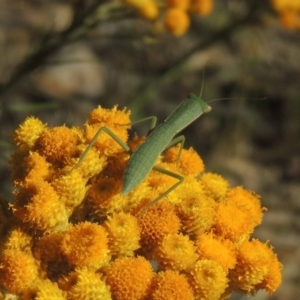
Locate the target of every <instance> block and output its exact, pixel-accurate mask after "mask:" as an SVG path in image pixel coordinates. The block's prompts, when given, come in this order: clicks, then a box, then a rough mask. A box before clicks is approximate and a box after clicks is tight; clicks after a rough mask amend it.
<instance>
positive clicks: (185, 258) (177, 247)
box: [154, 234, 198, 271]
mask: <svg viewBox="0 0 300 300" xmlns="http://www.w3.org/2000/svg"><path fill="white" fill-rule="evenodd" d="M197 258H198V255H197V254H196V247H195V246H194V243H193V242H192V241H191V240H190V239H189V237H188V236H186V235H182V234H168V235H166V236H165V237H164V239H163V240H162V241H161V242H160V243H159V245H158V246H157V248H156V249H155V252H154V259H155V260H157V261H158V264H159V267H160V269H161V270H168V269H169V270H176V271H182V270H187V269H189V268H191V267H192V266H193V265H194V264H195V262H196V260H197Z"/></svg>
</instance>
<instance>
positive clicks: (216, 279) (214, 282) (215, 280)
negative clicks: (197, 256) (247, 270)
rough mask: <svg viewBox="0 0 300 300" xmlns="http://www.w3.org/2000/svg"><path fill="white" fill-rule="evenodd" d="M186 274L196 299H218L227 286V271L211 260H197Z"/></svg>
mask: <svg viewBox="0 0 300 300" xmlns="http://www.w3.org/2000/svg"><path fill="white" fill-rule="evenodd" d="M187 276H188V279H189V283H190V285H191V287H192V288H193V290H194V295H195V299H196V300H219V299H220V297H221V295H222V294H223V293H224V292H225V290H226V288H227V286H228V278H227V271H225V270H224V268H223V267H222V266H221V265H219V264H218V263H217V262H216V261H213V260H208V259H201V260H198V261H197V262H196V263H195V265H194V266H193V268H192V269H191V270H190V271H189V273H188V275H187Z"/></svg>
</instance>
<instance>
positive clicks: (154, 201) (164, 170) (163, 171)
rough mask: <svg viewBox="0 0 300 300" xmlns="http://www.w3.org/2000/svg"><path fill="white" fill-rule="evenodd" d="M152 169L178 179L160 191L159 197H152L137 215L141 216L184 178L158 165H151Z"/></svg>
mask: <svg viewBox="0 0 300 300" xmlns="http://www.w3.org/2000/svg"><path fill="white" fill-rule="evenodd" d="M153 170H155V171H157V172H160V173H163V174H166V175H169V176H171V177H174V178H176V179H178V182H176V183H175V184H174V185H172V186H171V187H170V188H168V189H167V190H166V191H165V192H164V193H162V194H161V195H160V196H159V197H157V198H156V199H154V200H153V201H152V202H150V203H149V204H147V205H146V206H145V207H144V208H143V209H142V211H141V212H140V213H139V217H142V215H143V214H144V213H145V212H146V211H147V210H148V209H149V208H150V207H151V206H153V205H154V204H156V203H157V202H158V201H159V200H161V199H162V198H164V197H165V196H167V195H168V194H169V193H171V192H172V191H173V190H175V189H176V188H177V187H178V186H179V185H180V184H181V183H182V182H183V180H184V177H183V176H181V175H179V174H176V173H174V172H171V171H169V170H166V169H164V168H160V167H157V166H155V167H153Z"/></svg>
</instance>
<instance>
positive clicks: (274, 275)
mask: <svg viewBox="0 0 300 300" xmlns="http://www.w3.org/2000/svg"><path fill="white" fill-rule="evenodd" d="M272 257H273V258H272V262H271V266H270V268H269V272H268V274H267V275H266V276H265V278H264V280H263V281H262V282H261V283H260V284H258V285H257V286H256V290H260V289H265V290H266V291H267V293H268V294H273V293H274V292H275V291H276V289H277V288H278V287H279V286H280V284H281V281H282V275H281V270H282V264H281V263H280V262H279V261H278V259H277V256H276V254H275V253H272Z"/></svg>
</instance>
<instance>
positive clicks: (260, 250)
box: [229, 239, 278, 293]
mask: <svg viewBox="0 0 300 300" xmlns="http://www.w3.org/2000/svg"><path fill="white" fill-rule="evenodd" d="M276 260H277V259H276V258H275V261H276ZM273 262H274V254H273V251H272V249H271V248H269V246H268V245H267V244H264V243H262V242H260V241H258V240H255V239H254V240H252V241H245V242H243V243H242V244H241V245H240V247H239V248H238V250H237V264H236V266H235V268H234V269H232V270H230V273H229V274H230V280H231V281H230V284H231V286H232V287H233V289H235V290H237V291H242V292H246V293H252V292H255V291H256V285H259V284H260V283H262V282H263V280H264V278H266V276H267V275H268V274H269V272H270V268H271V267H272V263H273ZM277 266H278V264H277Z"/></svg>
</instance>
